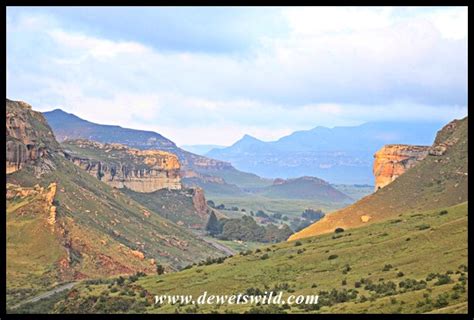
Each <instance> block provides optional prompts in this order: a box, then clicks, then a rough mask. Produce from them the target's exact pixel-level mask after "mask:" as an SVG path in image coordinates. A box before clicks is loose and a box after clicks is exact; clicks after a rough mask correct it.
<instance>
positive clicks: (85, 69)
mask: <svg viewBox="0 0 474 320" xmlns="http://www.w3.org/2000/svg"><path fill="white" fill-rule="evenodd" d="M7 96H8V98H10V99H15V100H23V101H26V102H28V103H30V104H31V105H32V106H33V108H34V109H36V110H40V111H46V110H51V109H54V108H62V109H63V110H65V111H67V112H72V113H74V114H76V115H78V116H80V117H82V118H85V119H87V120H90V121H94V122H99V123H104V124H118V125H122V126H126V127H131V128H137V129H148V130H154V131H157V132H159V133H161V134H163V135H164V136H166V137H168V138H170V139H171V140H173V141H175V142H176V143H177V144H178V145H182V144H223V145H229V144H231V143H233V142H235V141H236V140H237V139H239V138H240V137H241V136H242V135H244V134H245V133H247V134H251V135H253V136H256V137H257V138H260V139H262V140H274V139H277V138H279V137H281V136H283V135H285V134H289V133H291V132H293V131H296V130H303V129H310V128H313V127H315V126H318V125H323V126H329V127H332V126H337V125H356V124H360V123H363V122H367V121H377V120H407V121H444V122H447V121H450V120H452V119H453V118H459V117H462V116H464V115H466V114H467V8H463V7H443V8H436V7H434V8H414V7H410V8H402V7H397V8H374V7H370V8H369V7H367V8H332V7H323V8H321V7H311V8H303V7H297V8H291V7H285V8H278V7H271V8H256V7H253V8H243V7H240V8H213V7H207V8H192V7H190V8H173V7H166V8H137V7H134V8H123V7H122V8H100V7H99V8H97V7H95V8H87V7H80V8H66V7H61V8H54V7H48V8H34V7H31V8H28V7H21V8H20V7H18V8H17V7H8V8H7Z"/></svg>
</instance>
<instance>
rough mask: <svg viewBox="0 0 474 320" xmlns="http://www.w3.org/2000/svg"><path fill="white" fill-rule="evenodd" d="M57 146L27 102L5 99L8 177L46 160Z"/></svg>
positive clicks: (42, 121)
mask: <svg viewBox="0 0 474 320" xmlns="http://www.w3.org/2000/svg"><path fill="white" fill-rule="evenodd" d="M46 146H47V147H46ZM58 146H59V145H58V143H57V142H56V140H55V139H54V135H53V133H52V131H51V129H50V128H49V126H48V124H47V122H46V120H45V119H44V117H43V115H42V114H41V113H40V112H36V111H33V110H31V106H30V105H29V104H27V103H25V102H22V101H11V100H8V99H6V172H7V174H9V173H13V172H15V171H18V170H20V169H21V168H22V167H24V166H25V165H26V164H27V163H33V162H37V160H39V159H42V158H43V159H44V158H46V156H47V155H48V152H49V151H51V150H55V149H57V148H58ZM40 167H41V166H39V167H38V168H40Z"/></svg>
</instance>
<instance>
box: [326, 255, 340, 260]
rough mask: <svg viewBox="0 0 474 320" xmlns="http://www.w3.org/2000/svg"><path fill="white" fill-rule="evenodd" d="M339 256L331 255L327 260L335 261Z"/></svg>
mask: <svg viewBox="0 0 474 320" xmlns="http://www.w3.org/2000/svg"><path fill="white" fill-rule="evenodd" d="M338 257H339V256H338V255H337V254H331V255H330V256H329V257H328V260H334V259H337V258H338Z"/></svg>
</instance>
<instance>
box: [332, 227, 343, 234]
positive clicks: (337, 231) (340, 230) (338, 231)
mask: <svg viewBox="0 0 474 320" xmlns="http://www.w3.org/2000/svg"><path fill="white" fill-rule="evenodd" d="M334 232H335V233H341V232H344V229H343V228H336V230H334Z"/></svg>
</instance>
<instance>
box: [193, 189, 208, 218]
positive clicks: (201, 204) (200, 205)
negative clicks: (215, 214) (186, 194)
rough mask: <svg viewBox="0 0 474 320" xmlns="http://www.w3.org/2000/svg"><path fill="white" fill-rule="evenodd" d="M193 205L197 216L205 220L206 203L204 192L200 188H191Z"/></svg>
mask: <svg viewBox="0 0 474 320" xmlns="http://www.w3.org/2000/svg"><path fill="white" fill-rule="evenodd" d="M192 190H193V205H194V208H195V209H196V211H197V212H198V214H199V215H201V216H204V217H206V218H207V216H208V214H207V209H208V207H207V203H206V198H205V197H204V190H202V189H201V188H193V189H192Z"/></svg>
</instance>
